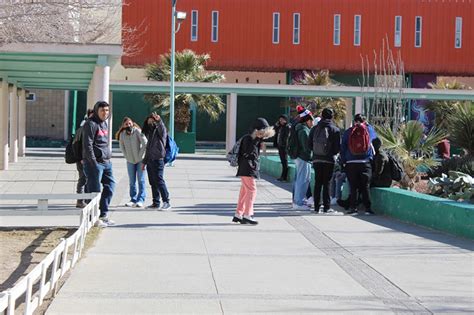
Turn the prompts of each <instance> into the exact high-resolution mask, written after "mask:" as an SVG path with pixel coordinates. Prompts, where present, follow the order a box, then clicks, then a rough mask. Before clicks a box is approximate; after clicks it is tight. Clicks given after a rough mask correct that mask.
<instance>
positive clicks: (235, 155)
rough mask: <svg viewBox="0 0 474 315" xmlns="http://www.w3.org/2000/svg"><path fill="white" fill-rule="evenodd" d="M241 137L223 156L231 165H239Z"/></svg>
mask: <svg viewBox="0 0 474 315" xmlns="http://www.w3.org/2000/svg"><path fill="white" fill-rule="evenodd" d="M242 138H243V137H242ZM242 138H240V139H239V140H237V142H236V143H235V144H234V146H233V147H232V150H230V151H229V152H227V155H226V156H225V157H226V159H227V161H228V162H229V164H230V166H232V167H237V166H239V151H240V144H241V143H242Z"/></svg>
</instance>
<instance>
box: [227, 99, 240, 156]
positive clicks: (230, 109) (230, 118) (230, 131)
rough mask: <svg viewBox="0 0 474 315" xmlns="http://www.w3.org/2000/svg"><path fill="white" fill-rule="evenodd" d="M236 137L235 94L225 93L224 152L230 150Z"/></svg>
mask: <svg viewBox="0 0 474 315" xmlns="http://www.w3.org/2000/svg"><path fill="white" fill-rule="evenodd" d="M236 137H237V94H236V93H230V94H229V95H227V106H226V129H225V149H226V152H229V151H230V150H232V147H233V146H234V144H235V142H236Z"/></svg>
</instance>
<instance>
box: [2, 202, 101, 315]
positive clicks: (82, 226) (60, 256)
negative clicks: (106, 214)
mask: <svg viewBox="0 0 474 315" xmlns="http://www.w3.org/2000/svg"><path fill="white" fill-rule="evenodd" d="M99 201H100V194H98V195H97V196H96V197H95V198H94V199H92V200H91V202H90V203H89V204H88V205H87V206H86V207H85V208H84V209H82V213H81V217H80V221H79V227H78V229H77V231H76V232H74V234H73V235H71V236H70V237H68V238H67V239H62V241H61V243H59V245H58V246H56V248H55V249H54V250H53V251H52V252H51V253H50V254H49V255H48V256H46V258H44V259H43V260H42V261H41V262H40V263H39V264H38V265H37V266H36V267H35V268H33V270H31V271H30V272H29V273H28V275H27V276H26V277H24V278H23V279H21V280H20V281H19V282H18V283H17V284H16V285H15V286H14V287H13V288H11V289H9V290H6V291H4V292H2V293H0V314H3V313H5V312H6V314H7V315H14V314H15V309H16V303H17V300H18V299H19V298H20V297H21V296H23V295H25V299H24V303H25V309H24V312H23V314H28V315H29V314H33V312H34V311H35V310H36V309H37V308H38V307H39V306H40V305H41V304H43V300H44V298H45V297H46V295H47V294H48V293H49V292H50V291H51V290H53V294H56V291H57V289H58V283H59V280H60V279H61V277H63V276H64V275H65V274H66V272H67V271H68V270H69V269H71V268H72V267H74V265H75V264H76V263H77V261H78V260H79V258H80V257H81V255H82V250H83V249H84V245H85V239H86V235H87V233H88V232H89V231H90V229H91V228H92V227H93V226H94V224H95V223H96V222H97V220H98V219H99V214H100V211H99Z"/></svg>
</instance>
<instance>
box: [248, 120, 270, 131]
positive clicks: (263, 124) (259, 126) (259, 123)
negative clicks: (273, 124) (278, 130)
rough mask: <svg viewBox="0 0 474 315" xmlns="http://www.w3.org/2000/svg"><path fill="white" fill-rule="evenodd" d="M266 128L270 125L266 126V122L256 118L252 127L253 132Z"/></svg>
mask: <svg viewBox="0 0 474 315" xmlns="http://www.w3.org/2000/svg"><path fill="white" fill-rule="evenodd" d="M268 127H270V125H269V124H268V121H267V120H266V119H265V118H262V117H259V118H257V119H256V120H255V122H254V123H253V125H252V128H253V129H255V130H263V129H265V128H268Z"/></svg>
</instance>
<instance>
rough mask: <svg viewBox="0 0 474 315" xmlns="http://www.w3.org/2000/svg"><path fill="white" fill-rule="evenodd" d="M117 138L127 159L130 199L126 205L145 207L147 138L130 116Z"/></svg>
mask: <svg viewBox="0 0 474 315" xmlns="http://www.w3.org/2000/svg"><path fill="white" fill-rule="evenodd" d="M115 138H116V139H117V140H118V141H119V144H120V150H121V151H122V153H123V156H124V157H125V159H126V160H127V172H128V179H129V184H130V201H129V202H127V203H125V206H127V207H138V208H143V203H144V202H145V198H146V188H145V170H144V168H143V158H144V156H145V150H146V144H147V139H146V137H145V135H144V134H142V130H141V129H140V127H139V126H138V125H137V124H136V123H135V122H133V120H132V119H131V118H129V117H124V118H123V120H122V126H121V127H120V129H119V131H117V133H116V134H115ZM137 181H138V190H137Z"/></svg>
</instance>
